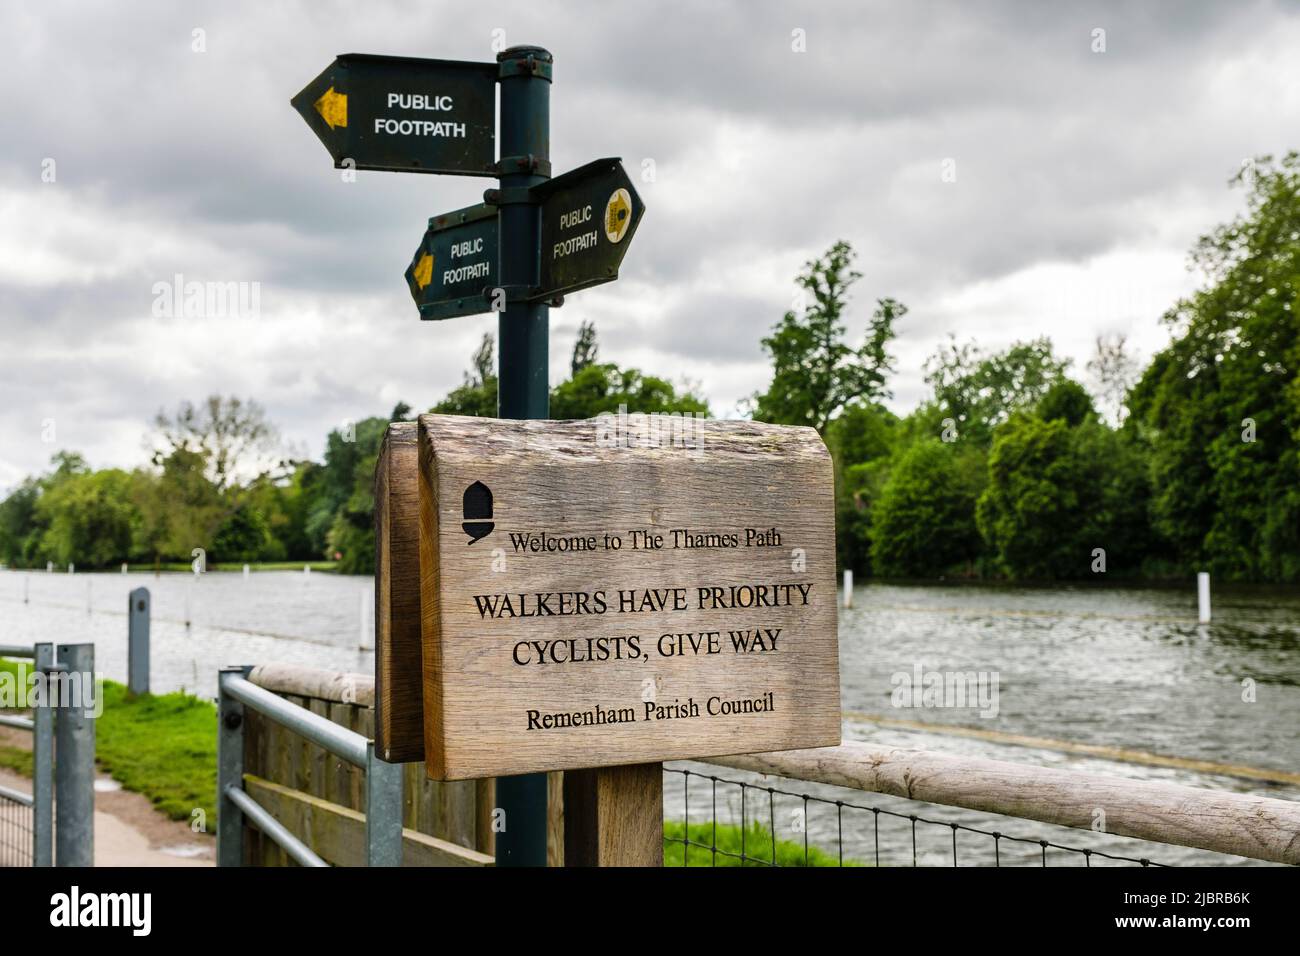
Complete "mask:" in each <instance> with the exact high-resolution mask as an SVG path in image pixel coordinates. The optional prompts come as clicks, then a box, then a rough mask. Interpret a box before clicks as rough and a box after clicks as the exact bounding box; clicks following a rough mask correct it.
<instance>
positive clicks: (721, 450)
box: [418, 415, 840, 780]
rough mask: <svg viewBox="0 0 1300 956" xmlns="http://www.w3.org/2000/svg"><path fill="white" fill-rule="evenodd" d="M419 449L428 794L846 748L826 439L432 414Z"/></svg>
mask: <svg viewBox="0 0 1300 956" xmlns="http://www.w3.org/2000/svg"><path fill="white" fill-rule="evenodd" d="M418 442H419V468H420V473H419V509H418V510H419V523H420V528H419V553H420V565H421V568H420V571H421V573H420V585H421V600H420V606H421V616H422V618H423V622H422V628H421V633H422V641H423V655H422V657H423V673H424V708H423V710H424V720H423V725H424V733H425V747H424V755H425V760H426V763H427V766H428V769H429V774H430V776H432V777H435V778H437V779H442V780H461V779H468V778H475V777H487V776H502V775H512V774H520V773H531V772H535V771H542V770H568V769H574V768H587V767H606V766H620V765H626V764H637V763H646V762H657V761H662V760H677V759H686V758H693V757H710V756H719V755H724V754H734V753H758V752H765V751H772V750H793V749H800V748H805V747H825V746H834V745H838V744H839V743H840V681H839V653H838V641H837V634H836V606H835V598H836V587H835V502H834V485H833V479H832V475H831V460H830V455H829V453H828V452H827V450H826V446H825V445H824V444H823V443H822V441H821V438H820V437H819V436H818V435H817V432H816V431H815V430H813V429H811V428H802V427H788V426H780V425H765V424H761V423H758V422H747V421H705V420H702V419H699V418H695V417H694V416H681V415H663V416H656V415H649V416H647V415H618V416H615V415H604V416H600V417H597V418H596V419H591V420H586V421H569V422H551V421H504V420H500V419H491V418H469V417H461V416H453V415H423V416H421V417H420V421H419V436H418Z"/></svg>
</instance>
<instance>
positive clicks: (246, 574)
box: [244, 565, 248, 581]
mask: <svg viewBox="0 0 1300 956" xmlns="http://www.w3.org/2000/svg"><path fill="white" fill-rule="evenodd" d="M244 580H245V581H247V580H248V565H244Z"/></svg>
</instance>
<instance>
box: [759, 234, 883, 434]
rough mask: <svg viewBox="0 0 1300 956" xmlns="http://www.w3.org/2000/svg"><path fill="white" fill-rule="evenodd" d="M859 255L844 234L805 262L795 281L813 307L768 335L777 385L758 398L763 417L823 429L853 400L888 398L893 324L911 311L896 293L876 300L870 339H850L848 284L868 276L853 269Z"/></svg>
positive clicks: (765, 347)
mask: <svg viewBox="0 0 1300 956" xmlns="http://www.w3.org/2000/svg"><path fill="white" fill-rule="evenodd" d="M853 258H854V252H853V249H852V247H851V246H850V245H849V244H848V243H847V242H845V241H843V240H840V241H839V242H836V243H835V244H834V245H833V246H831V247H830V249H829V250H828V251H827V252H826V254H825V255H824V256H822V257H821V258H819V259H813V260H811V261H809V262H808V263H806V264H805V265H804V271H803V273H801V274H800V275H799V277H798V278H797V279H796V280H795V282H796V284H797V285H798V286H799V288H800V289H802V290H803V291H804V293H805V295H806V297H807V300H808V307H807V309H806V310H805V311H804V313H803V314H802V315H800V314H799V313H797V312H795V311H794V310H791V311H789V312H786V314H785V316H784V317H783V318H782V319H781V321H780V322H779V323H778V324H777V325H776V327H775V328H774V329H773V330H772V334H771V335H769V336H767V337H766V338H764V339H763V350H764V351H765V352H766V353H767V354H768V355H769V356H770V357H771V359H772V383H771V384H770V385H769V386H768V388H767V391H765V392H762V393H760V394H758V395H755V396H754V407H753V413H754V418H756V419H758V420H759V421H765V422H773V423H775V424H784V425H811V426H812V427H813V428H816V429H817V430H818V431H819V432H823V433H824V432H825V430H826V426H827V424H828V423H829V422H830V421H831V419H833V418H834V417H835V415H836V414H838V413H839V411H840V409H842V408H843V407H844V406H845V405H846V404H848V403H849V402H851V401H854V400H858V401H862V402H866V403H871V402H875V401H877V400H878V399H880V398H886V397H888V396H889V392H888V389H887V388H886V381H887V379H888V376H889V374H890V373H891V372H892V371H893V368H894V365H893V359H892V358H891V357H890V355H889V353H888V351H887V350H886V347H887V346H888V344H889V342H890V340H891V339H892V338H893V337H894V322H895V321H896V320H898V319H901V318H902V317H903V316H904V315H906V314H907V307H906V306H904V305H903V304H902V303H900V302H897V301H895V300H894V299H880V300H878V301H877V303H876V309H875V311H874V312H873V313H872V316H871V322H870V324H869V326H868V330H867V336H866V340H865V341H864V342H863V344H862V345H861V346H859V347H858V348H856V349H855V348H853V347H852V346H850V345H848V344H847V343H846V341H845V325H844V310H845V308H846V307H847V305H848V299H849V289H850V288H851V287H852V286H853V283H855V282H856V281H857V280H858V279H860V278H861V277H862V275H861V273H859V272H857V271H856V270H854V269H853Z"/></svg>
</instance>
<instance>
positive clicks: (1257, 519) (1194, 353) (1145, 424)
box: [1126, 152, 1300, 581]
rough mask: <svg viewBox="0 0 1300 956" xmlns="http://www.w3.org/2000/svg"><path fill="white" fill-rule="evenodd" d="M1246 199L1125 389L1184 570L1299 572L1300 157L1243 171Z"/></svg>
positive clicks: (1159, 523) (1204, 247)
mask: <svg viewBox="0 0 1300 956" xmlns="http://www.w3.org/2000/svg"><path fill="white" fill-rule="evenodd" d="M1233 183H1234V185H1236V186H1240V187H1245V188H1246V189H1247V190H1248V192H1247V197H1246V210H1245V212H1244V213H1243V214H1240V215H1238V216H1237V217H1235V218H1234V219H1233V220H1232V221H1231V222H1228V223H1226V224H1224V225H1221V226H1219V227H1218V228H1216V229H1215V230H1213V231H1212V232H1210V233H1209V234H1207V235H1205V236H1203V237H1202V238H1201V239H1200V240H1199V241H1198V243H1197V244H1196V246H1195V248H1194V249H1193V251H1192V255H1191V260H1192V264H1193V265H1194V266H1195V267H1196V268H1198V269H1199V270H1200V271H1201V273H1202V276H1203V281H1204V285H1203V287H1202V288H1201V289H1199V290H1198V291H1197V292H1195V293H1194V294H1193V295H1191V296H1189V297H1188V298H1186V299H1183V300H1180V301H1179V302H1178V303H1177V304H1176V305H1175V306H1174V307H1173V308H1172V309H1170V310H1169V312H1167V313H1166V315H1165V321H1166V323H1167V324H1168V325H1169V327H1170V329H1171V331H1172V333H1173V341H1171V342H1170V344H1169V346H1168V347H1167V348H1165V349H1163V350H1162V351H1161V352H1159V353H1157V354H1156V355H1155V357H1154V358H1153V359H1152V362H1151V364H1150V365H1149V366H1148V367H1147V369H1146V371H1145V373H1144V374H1143V376H1142V378H1141V380H1140V381H1139V382H1138V384H1137V385H1136V386H1135V387H1134V388H1133V390H1132V392H1131V393H1130V395H1129V399H1128V405H1129V409H1130V417H1129V420H1128V422H1127V423H1126V427H1130V426H1131V430H1132V431H1133V432H1134V433H1135V434H1136V435H1137V436H1139V437H1140V439H1141V440H1142V442H1143V443H1144V445H1145V448H1146V450H1147V454H1148V457H1149V462H1150V478H1151V484H1152V500H1151V513H1152V521H1153V524H1154V526H1155V527H1156V529H1157V530H1158V531H1159V532H1160V533H1161V535H1162V536H1163V537H1164V538H1165V539H1166V540H1167V541H1168V543H1169V545H1170V551H1171V552H1172V555H1173V558H1174V565H1175V567H1176V569H1177V570H1179V571H1182V572H1184V573H1187V572H1190V571H1192V570H1196V569H1205V568H1208V569H1210V570H1212V571H1214V572H1215V573H1216V574H1219V575H1222V576H1226V577H1229V578H1245V579H1254V580H1273V581H1295V580H1300V481H1297V475H1298V474H1300V451H1298V448H1297V445H1298V443H1300V318H1298V317H1297V315H1296V312H1297V310H1298V308H1300V303H1297V301H1296V290H1297V285H1300V282H1298V281H1297V277H1298V276H1300V155H1298V154H1296V153H1294V152H1292V153H1289V154H1288V155H1287V156H1285V157H1284V158H1283V159H1282V160H1280V161H1278V162H1274V161H1273V160H1272V159H1270V158H1269V157H1261V158H1260V159H1258V160H1256V161H1255V162H1254V163H1253V164H1251V165H1249V166H1248V167H1246V169H1244V170H1243V171H1242V172H1241V173H1239V174H1238V176H1237V177H1235V178H1234V181H1233Z"/></svg>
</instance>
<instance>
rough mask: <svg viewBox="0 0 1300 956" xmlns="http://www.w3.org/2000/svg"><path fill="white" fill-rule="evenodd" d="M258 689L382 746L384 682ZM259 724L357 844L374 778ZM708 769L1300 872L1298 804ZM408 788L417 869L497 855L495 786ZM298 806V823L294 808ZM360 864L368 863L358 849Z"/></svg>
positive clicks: (276, 767)
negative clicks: (377, 732) (377, 690)
mask: <svg viewBox="0 0 1300 956" xmlns="http://www.w3.org/2000/svg"><path fill="white" fill-rule="evenodd" d="M249 679H250V680H251V681H252V682H253V683H255V684H258V685H260V686H262V687H265V688H266V689H267V690H271V691H274V692H275V693H277V694H280V695H282V696H284V697H285V698H286V699H287V700H290V701H292V702H294V703H297V704H299V705H301V706H304V707H307V708H308V709H309V710H312V711H313V712H315V713H319V714H321V715H322V716H325V717H328V718H329V719H330V720H333V721H335V722H336V723H339V724H342V725H343V726H345V727H348V728H350V729H352V730H355V731H357V732H358V733H362V734H365V735H366V736H368V737H373V736H374V709H373V708H374V679H373V678H372V677H369V676H367V675H362V674H340V673H335V672H329V671H320V670H315V669H312V668H305V667H296V666H289V665H263V666H260V667H256V668H254V669H253V671H252V673H251V674H250V675H249ZM249 719H250V726H249V728H248V734H249V735H248V744H247V752H246V754H245V770H246V772H247V773H248V774H249V775H250V776H251V777H253V778H257V779H256V780H254V781H253V783H254V785H255V786H256V787H257V788H259V792H260V793H262V794H263V795H264V796H266V798H267V799H268V800H269V799H271V797H272V796H275V798H276V799H277V800H279V801H280V802H281V803H284V802H285V801H290V803H292V806H293V809H292V813H295V814H299V815H301V814H302V813H305V812H306V810H305V809H303V808H304V806H307V805H308V804H310V803H311V801H310V800H304V799H302V798H303V797H309V798H314V799H315V800H316V802H323V801H327V802H328V803H329V804H333V805H335V806H336V807H341V808H343V810H344V811H345V812H343V813H330V814H328V816H329V817H331V818H337V820H336V821H335V822H336V823H337V824H338V826H339V828H340V829H339V834H340V835H339V836H337V837H331V839H334V840H337V841H339V842H340V845H341V846H346V847H350V846H351V844H352V842H353V840H354V834H353V831H354V830H357V827H359V826H360V824H359V823H358V822H357V821H359V820H360V819H362V818H361V816H360V815H361V814H362V813H364V810H365V807H364V803H363V796H362V795H363V794H364V787H363V786H362V781H361V771H360V770H358V769H356V768H354V767H352V766H351V765H350V764H347V763H345V762H344V761H341V760H338V759H337V758H334V757H332V756H331V755H329V754H327V753H326V752H325V751H324V750H323V749H321V748H319V747H317V746H315V745H314V744H310V743H308V742H307V741H305V740H303V739H302V738H300V737H297V736H296V735H294V734H291V733H290V732H288V731H286V730H284V729H283V728H280V727H278V726H277V725H275V724H273V723H272V722H270V721H262V720H260V719H259V718H258V716H257V715H256V714H255V713H252V714H251V715H250V718H249ZM706 762H707V763H709V764H713V765H717V766H721V767H731V768H735V769H738V770H748V771H752V772H755V773H760V774H770V775H773V776H778V777H785V778H788V779H792V780H803V781H808V782H813V783H821V784H829V785H832V786H838V787H847V788H851V789H854V790H864V791H870V792H873V793H884V794H890V795H893V796H896V797H904V798H906V799H909V800H918V801H922V802H925V803H935V804H942V805H945V806H952V807H962V808H965V809H968V810H976V811H981V812H985V813H997V814H1002V815H1004V816H1010V817H1019V818H1022V819H1025V820H1034V821H1037V822H1040V823H1050V824H1057V825H1060V826H1067V827H1075V828H1078V829H1084V830H1090V829H1092V828H1093V826H1094V823H1095V822H1096V821H1097V820H1098V814H1097V811H1098V810H1102V811H1104V813H1105V818H1104V819H1105V830H1106V832H1108V833H1111V834H1115V835H1118V836H1127V837H1134V838H1137V839H1140V840H1148V841H1152V842H1155V843H1166V844H1174V845H1178V846H1188V847H1195V848H1198V849H1202V850H1211V851H1215V852H1218V853H1229V854H1234V855H1237V856H1244V857H1248V858H1251V859H1257V860H1267V861H1270V862H1276V863H1290V864H1300V803H1295V802H1291V801H1286V800H1277V799H1272V798H1268V797H1256V796H1250V795H1247V794H1240V793H1230V792H1225V791H1221V790H1209V789H1204V788H1200V787H1188V786H1183V785H1180V784H1172V783H1163V782H1158V781H1151V780H1135V779H1132V778H1128V777H1114V776H1108V775H1104V774H1097V773H1092V772H1085V771H1079V770H1055V769H1049V768H1045V767H1038V766H1034V765H1031V764H1024V763H1013V762H1010V761H1000V760H986V759H983V758H978V757H963V756H955V755H947V754H939V753H934V752H930V751H920V750H906V749H900V748H893V747H881V746H877V745H873V744H867V743H846V744H843V745H841V746H839V747H826V748H821V749H817V750H790V751H783V752H779V753H767V754H749V755H743V756H734V757H714V758H711V759H709V760H708V761H706ZM550 782H551V787H550V803H551V807H550V810H551V814H550V815H551V818H552V822H551V826H550V828H549V829H550V833H549V841H548V842H549V844H550V849H549V852H548V856H549V862H550V863H551V864H552V865H557V864H560V863H562V862H563V857H564V835H563V825H562V815H561V809H560V808H561V804H562V801H563V784H562V775H561V774H551V781H550ZM403 787H404V793H405V799H406V807H405V812H404V818H403V825H404V826H405V827H407V828H408V829H410V830H413V831H416V832H418V833H420V834H425V835H427V836H428V837H432V838H433V840H432V841H425V843H427V845H424V844H421V845H419V846H409V847H408V852H407V862H408V865H410V864H416V863H426V864H427V863H431V862H438V861H445V860H446V855H447V852H448V847H446V846H444V845H443V843H445V844H451V845H453V846H452V847H451V849H450V852H452V853H453V854H454V853H455V848H456V847H462V848H466V849H468V850H470V851H473V852H472V853H470V854H469V855H467V856H465V859H464V860H463V861H462V860H456V861H454V862H457V863H462V864H465V863H469V864H472V863H473V862H474V861H475V860H478V859H480V856H478V855H482V854H488V855H490V854H491V853H492V808H493V806H494V803H493V790H494V785H493V781H491V780H477V781H474V780H471V781H461V782H455V783H439V782H437V781H432V780H429V779H427V777H426V775H425V769H424V764H423V763H408V764H405V765H404V772H403ZM289 791H296V792H297V796H292V795H291V794H290V793H289ZM285 806H286V811H285V812H286V814H288V813H289V812H290V811H289V809H287V808H288V807H289V803H286V804H285ZM324 809H325V808H324V807H321V808H319V811H320V812H323V810H324ZM318 815H319V813H318ZM291 829H293V827H291ZM357 832H360V831H359V830H357ZM299 835H300V836H302V835H303V834H299ZM440 841H442V842H440ZM408 842H409V841H408ZM245 846H246V847H248V848H249V849H248V850H247V851H246V852H248V854H249V856H248V862H250V863H257V864H261V865H271V866H275V865H286V861H285V860H284V858H283V857H284V854H283V853H282V852H281V851H280V850H279V848H278V847H277V846H275V844H274V843H272V842H271V841H270V840H268V839H262V838H261V836H260V834H258V833H257V832H256V831H255V830H251V829H250V830H249V831H248V833H247V834H246V837H245ZM475 854H478V855H475ZM348 856H349V858H350V857H351V856H355V853H353V852H351V851H349V854H348Z"/></svg>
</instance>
